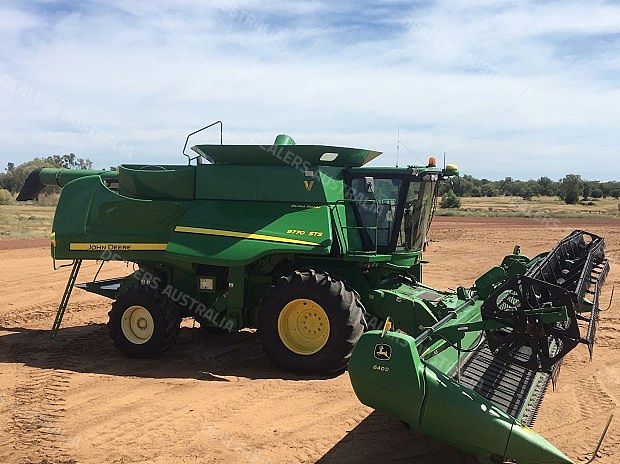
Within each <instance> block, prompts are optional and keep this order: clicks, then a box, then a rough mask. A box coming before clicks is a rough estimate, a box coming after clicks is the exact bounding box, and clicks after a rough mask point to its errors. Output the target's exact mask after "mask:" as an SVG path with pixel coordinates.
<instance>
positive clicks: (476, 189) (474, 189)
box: [471, 185, 482, 197]
mask: <svg viewBox="0 0 620 464" xmlns="http://www.w3.org/2000/svg"><path fill="white" fill-rule="evenodd" d="M471 196H472V197H481V196H482V192H481V191H480V187H478V186H477V185H474V186H473V187H472V189H471Z"/></svg>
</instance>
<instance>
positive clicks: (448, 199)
mask: <svg viewBox="0 0 620 464" xmlns="http://www.w3.org/2000/svg"><path fill="white" fill-rule="evenodd" d="M441 207H442V208H460V207H461V199H460V198H459V197H457V196H456V193H454V191H453V190H450V191H449V192H447V193H445V194H444V196H443V197H441Z"/></svg>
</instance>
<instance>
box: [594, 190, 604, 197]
mask: <svg viewBox="0 0 620 464" xmlns="http://www.w3.org/2000/svg"><path fill="white" fill-rule="evenodd" d="M592 198H603V191H602V190H601V189H600V188H595V189H593V190H592Z"/></svg>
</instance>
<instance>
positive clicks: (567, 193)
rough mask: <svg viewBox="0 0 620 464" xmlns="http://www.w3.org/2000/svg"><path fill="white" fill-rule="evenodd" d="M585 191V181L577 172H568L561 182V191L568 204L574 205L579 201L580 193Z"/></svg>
mask: <svg viewBox="0 0 620 464" xmlns="http://www.w3.org/2000/svg"><path fill="white" fill-rule="evenodd" d="M582 191H583V181H582V180H581V176H579V175H577V174H568V175H567V176H566V177H565V178H564V179H562V181H561V184H560V192H561V194H560V195H561V196H560V198H562V200H564V202H565V203H566V204H567V205H574V204H576V203H577V202H578V201H579V194H580V193H581V192H582Z"/></svg>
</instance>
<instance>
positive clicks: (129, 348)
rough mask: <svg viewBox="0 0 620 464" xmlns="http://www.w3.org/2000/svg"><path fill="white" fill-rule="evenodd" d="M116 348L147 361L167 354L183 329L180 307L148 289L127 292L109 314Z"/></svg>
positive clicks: (125, 353) (109, 324) (132, 356)
mask: <svg viewBox="0 0 620 464" xmlns="http://www.w3.org/2000/svg"><path fill="white" fill-rule="evenodd" d="M108 316H109V317H110V319H109V321H108V328H109V329H110V338H112V341H113V342H114V346H116V348H118V349H119V350H120V352H121V353H123V354H124V355H126V356H129V357H131V358H147V357H152V356H156V355H158V354H160V353H162V352H164V351H166V350H167V349H168V348H170V346H171V345H172V344H173V343H174V342H175V341H176V338H177V335H178V333H179V328H180V326H181V315H180V311H179V310H178V308H177V307H176V306H175V305H174V304H173V303H172V302H171V301H170V300H168V299H167V298H165V297H163V296H161V295H157V294H155V293H153V292H150V291H148V290H146V289H136V290H128V291H127V292H125V293H123V294H122V295H121V296H120V297H119V298H118V299H117V300H116V301H115V302H114V303H113V304H112V310H111V311H110V312H109V313H108Z"/></svg>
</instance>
